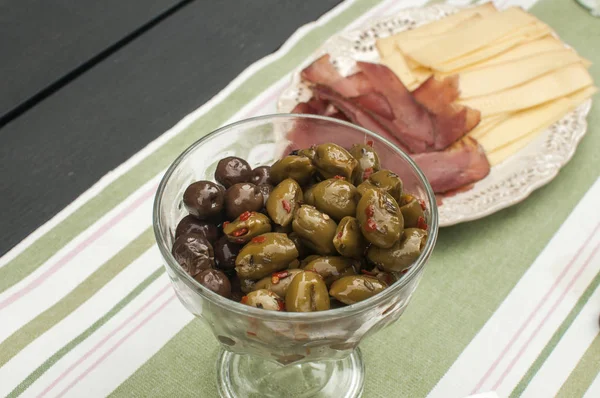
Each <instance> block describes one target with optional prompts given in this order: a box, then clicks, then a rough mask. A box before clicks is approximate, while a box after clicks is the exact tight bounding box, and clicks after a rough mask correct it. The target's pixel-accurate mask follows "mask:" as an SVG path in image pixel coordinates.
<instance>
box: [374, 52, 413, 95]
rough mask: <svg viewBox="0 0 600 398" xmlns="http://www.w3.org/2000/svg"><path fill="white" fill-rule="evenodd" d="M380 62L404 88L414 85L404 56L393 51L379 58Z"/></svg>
mask: <svg viewBox="0 0 600 398" xmlns="http://www.w3.org/2000/svg"><path fill="white" fill-rule="evenodd" d="M380 62H381V63H382V64H383V65H385V66H387V67H388V68H390V69H391V70H392V72H394V73H395V74H396V76H398V78H399V79H400V80H401V81H402V83H403V84H404V85H405V86H407V87H408V86H410V85H411V84H413V83H415V81H416V80H415V78H414V76H413V75H412V73H411V71H410V68H409V67H408V65H406V60H405V59H404V56H403V55H402V53H400V52H399V51H395V52H393V53H391V54H388V55H387V56H386V57H384V58H381V60H380Z"/></svg>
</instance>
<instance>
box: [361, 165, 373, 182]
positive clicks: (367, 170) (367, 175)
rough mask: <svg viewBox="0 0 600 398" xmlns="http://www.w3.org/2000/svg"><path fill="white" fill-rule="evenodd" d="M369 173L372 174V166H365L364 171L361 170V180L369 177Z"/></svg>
mask: <svg viewBox="0 0 600 398" xmlns="http://www.w3.org/2000/svg"><path fill="white" fill-rule="evenodd" d="M371 174H373V168H372V167H367V168H366V169H365V171H364V172H363V180H366V179H368V178H369V177H371Z"/></svg>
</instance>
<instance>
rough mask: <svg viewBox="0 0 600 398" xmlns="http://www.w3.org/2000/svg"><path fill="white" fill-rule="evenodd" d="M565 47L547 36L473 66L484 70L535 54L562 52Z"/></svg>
mask: <svg viewBox="0 0 600 398" xmlns="http://www.w3.org/2000/svg"><path fill="white" fill-rule="evenodd" d="M564 49H565V45H564V44H563V43H562V42H561V41H560V40H558V39H557V38H556V37H553V36H547V37H544V38H543V39H539V40H534V41H532V42H529V43H523V44H521V45H519V46H517V47H515V48H512V49H510V50H509V51H506V52H504V53H502V54H499V55H498V56H496V57H494V58H491V59H488V60H486V61H483V62H481V63H478V64H477V65H474V67H476V68H484V67H486V66H490V65H497V64H502V63H504V62H508V61H513V60H517V59H521V58H525V57H530V56H532V55H535V54H539V53H544V52H548V51H559V50H564Z"/></svg>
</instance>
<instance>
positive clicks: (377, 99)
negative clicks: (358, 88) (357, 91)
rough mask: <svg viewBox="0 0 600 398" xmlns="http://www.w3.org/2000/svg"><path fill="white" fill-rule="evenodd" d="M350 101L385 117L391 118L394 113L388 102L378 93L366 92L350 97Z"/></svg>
mask: <svg viewBox="0 0 600 398" xmlns="http://www.w3.org/2000/svg"><path fill="white" fill-rule="evenodd" d="M351 100H352V102H354V103H355V104H357V105H359V106H361V107H363V108H364V109H366V110H368V111H371V112H373V113H376V114H378V115H379V116H382V117H384V118H386V119H389V120H393V119H394V113H393V112H392V108H390V104H389V102H388V101H387V100H386V99H385V97H384V96H383V95H381V94H379V93H375V92H372V93H367V94H363V95H359V96H358V97H354V98H351Z"/></svg>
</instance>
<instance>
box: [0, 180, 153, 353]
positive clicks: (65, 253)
mask: <svg viewBox="0 0 600 398" xmlns="http://www.w3.org/2000/svg"><path fill="white" fill-rule="evenodd" d="M157 183H158V179H157V178H155V179H153V180H151V181H150V182H149V183H147V184H144V186H142V187H141V188H140V190H138V191H137V192H136V193H134V194H133V195H131V196H130V197H129V198H127V200H126V201H124V202H122V203H121V204H119V205H118V206H117V207H115V208H114V209H113V210H112V211H110V212H109V213H108V214H106V215H105V216H104V217H102V218H101V219H100V220H99V221H98V222H97V223H95V224H94V225H93V226H92V227H91V228H90V229H89V230H87V231H86V232H85V233H84V234H82V235H79V236H78V237H77V238H76V239H74V240H73V241H72V242H71V243H69V244H68V245H66V246H65V247H64V248H63V249H62V250H60V251H58V252H57V253H56V254H55V255H54V256H52V257H51V258H50V259H49V260H48V261H46V262H45V263H44V265H42V266H41V267H40V268H38V269H37V270H36V271H35V272H33V273H31V274H30V275H29V276H27V277H26V278H25V279H23V280H22V281H21V282H19V283H17V284H16V285H15V286H13V287H12V288H10V289H8V290H6V291H5V292H3V294H1V295H0V318H1V319H2V320H3V322H2V326H1V327H0V341H2V340H4V339H5V338H7V337H8V336H10V335H11V334H12V333H14V332H15V331H16V330H18V329H19V328H21V327H22V326H23V325H25V324H27V323H28V322H29V321H31V320H32V319H33V318H35V317H36V316H37V315H39V314H40V313H42V312H44V311H45V310H47V309H48V308H50V307H51V306H52V305H54V304H56V302H58V301H59V300H60V299H62V298H63V297H65V296H66V295H67V294H69V293H70V292H71V291H72V290H73V289H74V288H76V287H77V286H78V285H79V284H80V283H81V282H82V281H84V280H85V279H86V278H87V277H89V276H90V275H91V274H92V273H93V272H94V271H96V270H97V269H98V268H100V267H101V266H102V265H103V264H105V263H106V262H107V261H109V260H110V258H111V257H113V256H114V255H115V254H117V253H118V252H119V251H120V250H121V249H123V248H124V247H126V246H127V245H128V244H129V243H130V242H131V241H132V240H134V239H135V238H136V237H137V236H139V235H140V234H141V233H142V232H143V231H144V230H146V229H147V228H148V227H149V226H150V225H151V222H152V201H153V196H154V191H155V187H156V185H157Z"/></svg>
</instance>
